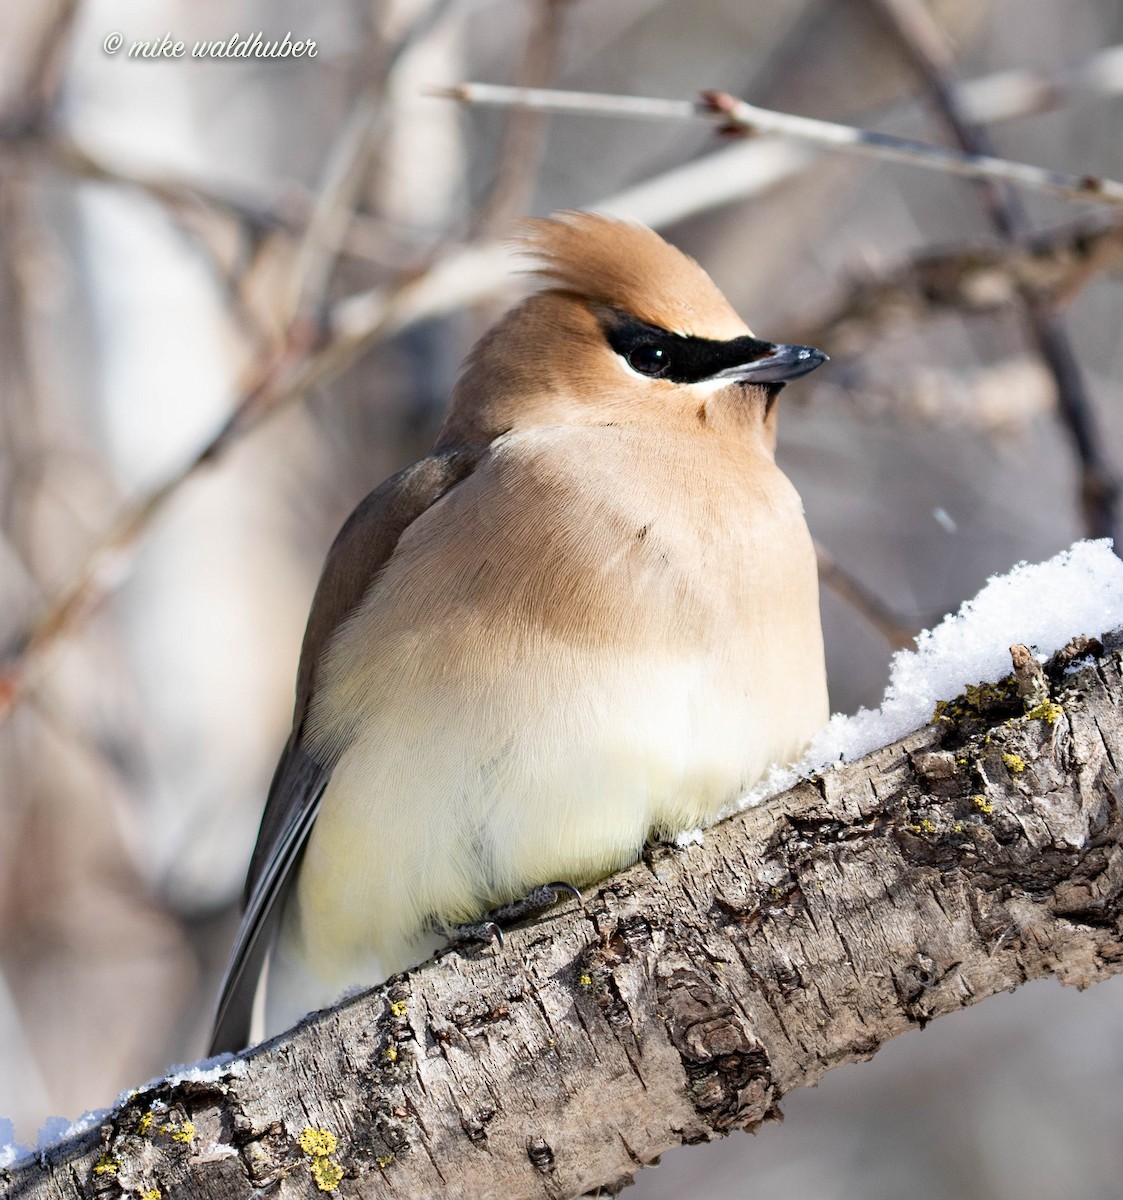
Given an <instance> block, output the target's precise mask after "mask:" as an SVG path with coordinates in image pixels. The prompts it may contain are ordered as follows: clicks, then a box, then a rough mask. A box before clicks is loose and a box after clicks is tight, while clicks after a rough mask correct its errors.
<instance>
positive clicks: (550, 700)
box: [269, 645, 826, 1032]
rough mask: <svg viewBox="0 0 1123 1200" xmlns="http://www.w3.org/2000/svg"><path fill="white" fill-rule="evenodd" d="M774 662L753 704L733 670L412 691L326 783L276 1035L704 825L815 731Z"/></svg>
mask: <svg viewBox="0 0 1123 1200" xmlns="http://www.w3.org/2000/svg"><path fill="white" fill-rule="evenodd" d="M757 657H758V658H759V656H757ZM764 657H765V658H770V657H772V656H770V655H765V656H764ZM775 657H776V659H777V661H776V662H774V663H769V664H768V666H769V667H770V668H771V669H770V670H769V671H768V672H767V676H768V677H769V682H767V683H766V684H765V686H761V675H760V674H759V671H760V668H761V666H762V665H763V664H762V663H761V662H759V661H757V662H754V664H753V666H754V667H755V668H756V671H754V675H755V676H756V679H757V681H758V682H757V683H755V684H753V683H752V682H751V681H750V680H749V679H746V676H745V675H744V674H743V673H742V672H743V668H744V666H745V664H744V663H738V662H737V661H736V659H737V656H736V655H732V656H729V657H727V656H726V655H724V654H721V655H718V656H715V657H714V658H713V659H711V660H708V661H701V662H698V661H695V662H685V663H674V662H668V661H667V660H666V659H663V658H659V659H648V660H647V661H644V662H640V661H634V660H633V661H626V662H618V663H616V662H614V663H609V662H605V661H604V660H603V659H602V660H600V661H582V660H581V658H580V657H569V658H567V657H566V655H565V654H564V652H559V651H558V650H557V649H556V648H555V649H554V650H553V651H546V650H545V649H543V651H542V653H541V654H540V655H534V656H528V657H527V658H525V659H524V660H523V661H522V662H521V663H516V664H513V665H512V667H511V668H510V670H509V671H508V672H507V673H506V677H505V678H503V679H501V680H499V681H497V682H498V686H497V687H496V688H495V689H494V690H492V691H490V693H488V694H481V692H480V690H479V687H478V686H473V685H472V683H471V682H470V681H468V680H465V679H463V678H457V676H456V674H455V673H453V674H452V675H451V676H450V675H449V674H447V673H438V674H437V675H436V677H434V678H430V679H428V680H426V681H424V682H422V681H421V680H420V679H418V678H417V676H416V675H414V677H413V678H411V679H410V680H409V692H408V700H405V699H404V698H403V699H401V700H400V701H399V702H397V703H394V704H393V705H391V706H389V707H388V708H387V710H386V711H385V713H384V715H383V717H382V718H381V719H380V720H376V721H373V722H368V724H367V725H366V727H365V729H364V732H363V735H362V736H361V737H360V738H359V739H358V740H357V741H356V742H355V744H354V745H353V746H352V747H351V748H350V749H349V750H348V751H347V752H346V753H345V754H344V755H343V757H342V758H341V760H340V761H339V763H338V764H337V766H336V767H335V770H334V771H333V774H332V777H331V780H330V782H329V785H328V788H327V791H326V794H325V796H324V800H323V806H322V809H321V814H320V816H319V818H318V820H317V823H316V825H315V827H314V829H313V832H312V835H311V840H310V843H309V846H308V849H307V852H306V854H305V858H304V861H303V864H302V867H301V873H300V879H299V884H298V887H297V890H296V893H295V896H294V898H293V901H290V904H289V906H288V910H287V912H286V916H285V921H284V927H283V932H282V936H281V940H280V944H279V945H278V948H277V954H276V958H275V962H274V967H273V970H272V972H271V982H270V1004H269V1010H270V1011H269V1024H270V1027H271V1028H270V1032H272V1031H274V1030H279V1029H281V1028H284V1027H286V1026H287V1025H288V1024H291V1023H292V1021H293V1020H295V1019H296V1018H297V1017H299V1016H300V1015H301V1014H302V1013H303V1012H306V1011H308V1010H309V1009H311V1008H316V1007H322V1006H325V1005H327V1004H329V1003H331V1002H332V1001H333V1000H334V999H336V998H337V997H338V996H339V995H340V994H341V993H342V992H343V991H344V990H345V989H347V988H348V987H352V986H355V985H358V984H373V983H376V982H378V981H380V980H381V979H383V978H385V977H387V976H388V975H390V974H393V973H394V972H396V971H399V970H403V969H406V968H407V967H410V966H413V965H415V964H416V963H417V962H419V961H421V960H422V959H424V958H425V957H427V956H428V955H429V954H430V953H432V951H433V950H434V949H435V948H436V946H437V945H439V944H440V938H439V937H435V936H434V935H433V933H432V925H433V922H434V920H436V921H438V922H440V921H443V922H448V923H455V922H459V921H463V920H467V919H470V918H472V917H473V916H476V915H478V914H480V913H482V912H484V911H486V910H488V909H489V908H492V907H494V906H495V905H496V904H499V903H501V902H503V901H506V900H510V899H514V898H517V897H519V896H521V895H524V894H525V893H526V892H527V891H528V890H529V889H530V888H531V887H533V886H535V885H536V884H539V883H545V882H550V881H552V880H558V879H561V880H566V881H568V882H572V883H574V884H577V885H578V886H582V885H585V884H587V883H590V882H592V881H593V880H596V879H599V878H602V877H603V876H605V875H607V874H610V873H611V872H612V871H614V870H616V869H617V868H619V867H621V866H623V865H625V864H627V863H630V862H632V861H634V860H635V858H636V857H637V856H638V854H639V851H640V850H641V848H642V846H643V844H644V842H645V841H646V840H647V839H649V838H650V837H651V836H652V835H659V834H668V833H673V832H676V831H680V830H682V829H688V828H691V827H694V826H697V825H699V824H705V823H707V822H709V821H710V820H712V819H713V817H714V816H715V815H716V813H717V812H718V810H719V809H720V808H721V807H722V806H723V805H724V804H726V803H727V802H728V801H730V800H731V799H733V798H735V797H736V795H737V794H738V793H740V792H741V791H742V790H744V789H745V788H747V787H748V786H751V785H752V784H753V783H754V782H755V781H756V780H757V779H758V778H759V777H760V776H761V775H762V774H763V773H764V772H765V771H766V770H767V768H768V767H769V766H770V765H771V764H772V763H773V762H776V761H784V760H787V759H790V758H791V757H794V756H795V755H797V754H798V753H799V751H800V750H801V749H802V747H803V746H804V745H805V744H806V742H807V740H808V739H809V738H810V736H811V734H812V733H813V732H814V731H815V730H816V729H817V728H818V726H819V725H820V724H821V723H822V721H823V720H824V719H825V715H826V714H825V705H826V699H825V695H823V694H822V691H821V689H820V690H819V692H818V693H816V692H815V691H814V690H812V692H811V693H810V694H809V693H808V690H807V687H806V682H805V681H806V678H807V677H808V676H809V677H810V678H812V679H814V677H815V674H814V673H815V669H816V663H815V648H812V649H811V651H809V652H808V662H807V663H806V664H805V663H802V662H801V661H800V656H799V653H798V652H795V653H793V651H792V648H791V646H790V645H789V646H787V647H785V648H784V652H783V654H782V655H776V656H775ZM737 668H741V669H742V671H738V669H737ZM817 669H818V672H819V675H820V676H821V671H822V668H821V660H820V662H819V664H818V668H817ZM402 687H403V688H404V687H405V682H404V681H403V684H402ZM394 690H395V689H393V688H391V689H389V691H390V694H393V692H394ZM398 696H399V697H402V696H403V693H402V691H398Z"/></svg>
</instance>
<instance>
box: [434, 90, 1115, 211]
mask: <svg viewBox="0 0 1123 1200" xmlns="http://www.w3.org/2000/svg"><path fill="white" fill-rule="evenodd" d="M435 94H437V95H441V96H446V97H448V98H449V99H450V100H460V101H463V102H464V103H466V104H486V105H493V106H496V107H510V106H514V107H520V108H532V109H536V110H538V111H540V112H557V113H585V114H589V113H598V114H600V115H602V116H609V117H629V118H632V119H641V120H652V121H667V120H676V121H683V120H703V121H705V120H708V121H711V122H715V123H717V125H718V128H719V130H720V132H722V133H729V134H735V135H738V136H742V137H751V136H754V135H756V134H759V133H775V134H781V135H782V136H784V137H791V138H796V139H798V140H799V141H804V142H810V143H812V144H814V145H817V146H823V147H826V148H829V149H832V150H844V151H849V152H851V153H855V154H862V155H866V156H868V157H871V158H882V159H888V160H889V161H892V162H904V163H911V164H912V165H913V166H917V167H925V168H927V169H928V170H932V171H944V172H947V173H949V174H952V175H963V176H966V177H967V178H969V179H994V180H999V181H1003V182H1007V183H1017V184H1020V185H1021V186H1023V187H1027V188H1032V189H1034V190H1037V191H1042V192H1048V193H1050V194H1051V195H1054V196H1061V197H1063V198H1064V199H1066V200H1084V201H1092V202H1097V203H1103V204H1114V205H1119V206H1123V183H1120V182H1118V181H1117V180H1114V179H1104V178H1101V177H1100V176H1097V175H1084V176H1079V175H1069V174H1067V173H1066V172H1064V171H1053V170H1050V169H1048V168H1047V167H1036V166H1031V165H1030V164H1028V163H1018V162H1011V161H1010V160H1008V159H1004V158H995V157H993V156H990V155H983V154H956V153H955V152H954V151H951V150H946V149H944V148H943V147H941V146H934V145H932V144H930V143H928V142H917V141H913V140H911V139H909V138H899V137H894V136H893V135H892V134H887V133H876V132H874V131H873V130H870V129H856V128H854V127H853V126H850V125H837V124H835V123H833V122H831V121H819V120H816V119H815V118H813V117H800V116H796V115H794V114H792V113H781V112H775V111H773V110H772V109H768V108H758V107H757V106H756V105H755V104H749V103H748V102H747V101H745V100H738V99H737V97H735V96H730V95H728V93H726V92H705V93H703V97H702V99H701V101H697V102H696V101H691V100H661V99H650V98H647V97H642V96H614V95H605V94H602V93H595V92H565V91H551V90H548V89H545V88H515V87H506V86H504V85H501V84H491V83H462V84H458V85H457V86H456V87H451V88H442V89H439V90H438V91H437V92H436V93H435Z"/></svg>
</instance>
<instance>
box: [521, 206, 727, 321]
mask: <svg viewBox="0 0 1123 1200" xmlns="http://www.w3.org/2000/svg"><path fill="white" fill-rule="evenodd" d="M516 245H517V247H518V249H519V250H520V251H521V253H523V254H526V255H528V256H530V257H531V258H533V259H534V260H535V266H534V267H533V268H532V270H533V271H534V273H535V274H536V275H537V276H538V277H539V278H540V279H541V280H543V282H544V283H545V284H546V285H547V286H548V287H550V288H552V289H555V290H558V291H564V292H572V293H573V294H575V295H577V296H579V297H581V298H582V299H583V300H586V301H588V302H590V303H592V304H598V305H605V306H606V307H609V308H618V309H621V310H623V311H624V312H628V313H631V314H632V315H633V316H636V317H639V318H640V320H642V321H646V322H648V323H649V324H651V325H657V326H659V327H660V328H662V329H667V330H670V331H672V332H674V333H683V334H692V335H695V336H697V337H708V338H717V339H724V338H733V337H739V336H741V335H742V334H744V333H746V332H747V329H746V326H745V323H744V321H742V320H741V318H740V317H739V316H738V315H737V314H736V312H734V310H733V308H732V307H731V306H730V304H729V301H728V300H726V298H725V297H724V296H723V295H722V294H721V292H720V291H719V290H718V288H717V286H716V285H715V284H714V282H713V280H712V279H710V277H709V276H708V275H707V274H706V272H705V271H703V270H702V268H701V267H700V266H699V265H698V264H697V263H696V262H695V261H694V259H692V258H690V257H688V256H687V255H685V254H683V253H682V251H681V250H677V249H675V247H674V246H671V245H670V244H669V243H667V242H665V241H664V240H663V239H662V238H661V237H660V236H659V235H658V234H657V233H655V232H653V231H652V230H650V229H648V228H646V226H643V225H638V224H633V223H632V222H630V221H621V220H617V219H616V218H614V217H605V216H601V215H600V214H598V213H590V212H562V213H558V214H556V215H555V216H553V217H541V218H531V219H528V220H526V221H523V222H522V223H521V225H520V230H519V235H518V237H517V239H516Z"/></svg>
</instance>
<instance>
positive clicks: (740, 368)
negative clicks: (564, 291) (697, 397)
mask: <svg viewBox="0 0 1123 1200" xmlns="http://www.w3.org/2000/svg"><path fill="white" fill-rule="evenodd" d="M601 328H602V329H603V330H604V336H605V338H606V339H607V341H608V344H609V345H610V346H611V347H612V349H613V350H615V351H616V353H617V354H619V355H620V357H621V358H622V359H623V360H624V361H625V362H626V363H627V364H628V366H630V367H631V368H632V370H633V371H635V372H637V374H640V375H646V376H648V377H649V378H651V379H666V380H669V381H670V382H671V383H701V382H703V381H704V380H709V379H728V380H729V381H730V382H731V383H788V382H789V381H790V380H792V379H798V378H799V377H800V376H801V375H807V374H808V373H809V372H811V371H814V370H815V368H816V367H818V366H821V365H822V364H823V363H825V362H826V361H827V356H826V355H825V354H824V353H823V352H822V351H821V350H814V349H812V347H810V346H786V345H776V344H775V343H773V342H765V341H761V339H760V338H755V337H750V336H749V335H748V334H746V335H745V336H744V337H738V338H730V339H729V341H725V342H722V341H715V340H713V339H711V338H702V337H690V336H688V335H685V334H681V333H670V332H669V331H668V330H666V329H660V328H659V327H658V326H657V325H648V324H647V322H646V321H641V320H639V318H638V317H633V316H631V315H629V314H628V313H623V312H619V311H616V310H610V311H608V312H607V313H605V314H604V315H603V316H602V317H601Z"/></svg>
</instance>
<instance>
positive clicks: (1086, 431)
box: [870, 0, 1123, 555]
mask: <svg viewBox="0 0 1123 1200" xmlns="http://www.w3.org/2000/svg"><path fill="white" fill-rule="evenodd" d="M870 2H871V3H872V4H873V6H874V8H875V10H876V11H877V12H878V13H880V15H881V16H882V18H883V20H884V21H885V23H886V24H887V25H888V26H889V28H890V29H891V30H892V31H893V33H895V35H896V37H897V39H898V40H899V42H900V44H901V48H902V50H903V51H904V52H905V54H906V55H907V57H908V58H909V60H910V62H911V63H912V64H913V66H914V68H915V69H916V71H917V72H918V73H919V74H920V76H921V78H922V79H923V80H924V81H925V84H926V86H927V88H928V90H929V93H930V94H931V97H932V99H933V101H934V103H935V106H936V109H937V111H938V112H939V114H940V116H941V118H942V119H943V121H944V123H945V124H946V125H947V127H948V129H949V131H950V132H951V135H952V137H953V138H954V139H955V141H956V142H957V143H958V144H959V146H960V147H961V149H963V150H964V151H966V152H967V153H968V154H970V155H971V156H972V157H974V158H979V157H981V156H993V153H994V147H993V143H992V141H991V138H990V135H989V134H988V133H987V131H986V129H985V128H984V127H983V126H981V125H979V124H977V123H975V122H974V121H972V120H971V118H970V117H969V116H968V115H967V113H966V112H965V111H964V108H963V106H962V104H961V103H960V100H959V96H958V94H957V92H956V90H955V87H954V85H953V83H952V80H951V72H952V68H953V63H952V57H951V51H950V49H949V48H948V46H947V43H946V40H945V39H944V36H943V32H942V30H941V29H940V28H939V26H938V25H937V24H936V21H935V18H934V17H933V16H932V14H931V12H930V11H929V9H928V8H926V7H925V6H924V5H923V4H922V3H920V2H919V0H870ZM982 182H983V189H984V195H985V197H986V205H987V211H988V214H989V216H990V220H991V224H992V225H993V226H994V228H995V229H996V230H997V231H998V233H999V235H1000V236H1001V237H1003V238H1005V239H1006V240H1007V241H1008V242H1014V241H1017V240H1019V239H1020V238H1023V237H1024V236H1025V235H1026V234H1027V232H1028V231H1029V218H1028V215H1027V213H1026V211H1025V208H1024V206H1023V205H1022V202H1021V199H1020V198H1019V197H1018V196H1017V195H1016V194H1015V193H1014V192H1012V191H1011V190H1010V189H1008V188H1006V187H1002V186H1000V185H998V184H997V183H996V182H995V181H994V179H991V178H987V179H985V180H983V181H982ZM1019 295H1020V298H1021V301H1022V305H1023V307H1024V312H1025V318H1026V324H1027V326H1028V330H1029V333H1030V336H1031V337H1032V339H1033V341H1034V343H1035V344H1036V346H1037V350H1038V352H1039V353H1040V355H1041V357H1042V359H1043V360H1044V361H1045V363H1046V365H1047V366H1048V368H1049V370H1050V372H1051V373H1052V375H1053V378H1054V380H1055V382H1056V388H1057V408H1058V412H1059V414H1060V416H1061V419H1062V421H1063V422H1064V425H1065V428H1066V429H1067V430H1068V433H1069V436H1070V437H1071V439H1072V443H1073V447H1074V449H1075V451H1076V454H1077V457H1078V458H1079V460H1080V467H1081V483H1080V498H1081V503H1082V507H1083V510H1084V523H1085V527H1086V529H1087V532H1088V535H1089V536H1090V537H1110V538H1112V539H1113V544H1114V545H1115V547H1116V552H1117V553H1119V554H1120V555H1123V538H1120V536H1119V534H1120V530H1119V527H1118V514H1117V512H1116V508H1117V504H1118V500H1119V493H1120V483H1119V479H1118V477H1117V476H1116V473H1115V471H1114V469H1113V468H1112V466H1111V465H1110V464H1109V463H1108V461H1107V459H1106V458H1105V456H1104V453H1103V449H1102V446H1103V437H1102V434H1101V433H1100V431H1099V428H1098V423H1097V420H1096V415H1095V410H1094V408H1093V406H1092V402H1091V398H1090V397H1089V395H1088V387H1087V384H1086V382H1085V378H1084V372H1083V371H1082V370H1081V367H1080V362H1079V360H1078V358H1077V356H1076V352H1075V350H1074V349H1073V346H1072V341H1071V339H1070V338H1069V336H1068V333H1067V332H1066V330H1065V327H1064V322H1063V321H1062V319H1061V317H1060V316H1058V315H1057V313H1056V312H1054V311H1053V310H1052V308H1051V307H1050V306H1049V305H1048V304H1046V303H1043V302H1042V300H1041V298H1040V297H1039V296H1037V295H1035V294H1034V293H1032V292H1030V291H1028V290H1023V289H1019Z"/></svg>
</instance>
